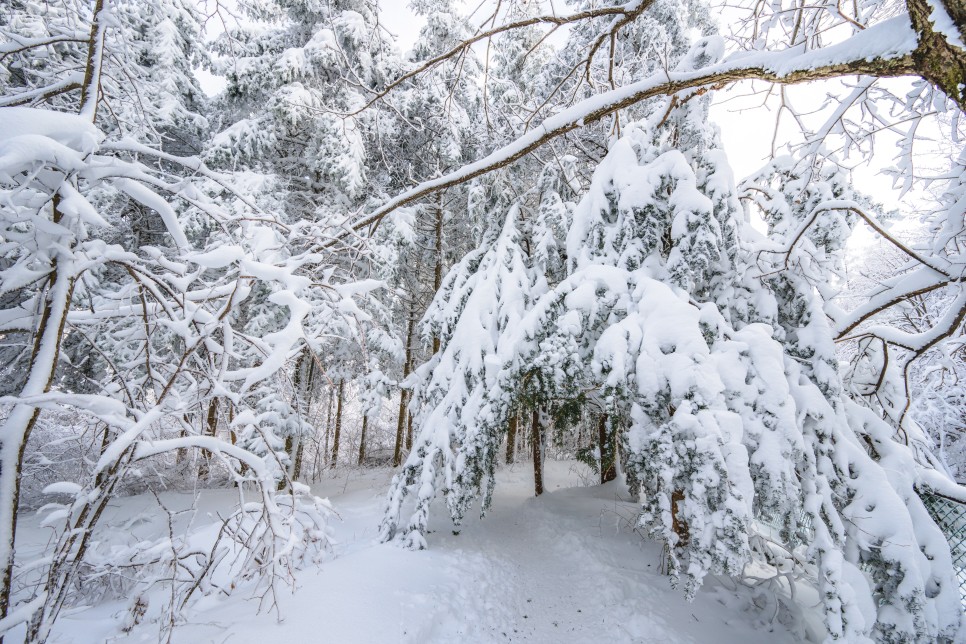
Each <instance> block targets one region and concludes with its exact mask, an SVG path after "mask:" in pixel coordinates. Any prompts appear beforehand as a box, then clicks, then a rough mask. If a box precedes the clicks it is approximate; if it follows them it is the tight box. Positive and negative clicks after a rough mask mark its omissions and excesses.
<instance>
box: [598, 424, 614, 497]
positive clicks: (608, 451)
mask: <svg viewBox="0 0 966 644" xmlns="http://www.w3.org/2000/svg"><path fill="white" fill-rule="evenodd" d="M607 420H608V417H607V414H601V417H600V421H599V422H598V423H597V449H598V450H599V451H600V483H601V485H603V484H604V483H608V482H610V481H613V480H614V479H616V478H617V466H616V463H615V461H616V460H617V458H616V457H617V453H616V452H617V450H615V449H614V434H613V432H612V431H608V427H607V424H608V423H607Z"/></svg>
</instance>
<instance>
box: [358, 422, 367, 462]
mask: <svg viewBox="0 0 966 644" xmlns="http://www.w3.org/2000/svg"><path fill="white" fill-rule="evenodd" d="M367 429H369V417H368V416H363V417H362V435H361V436H359V465H362V464H363V463H365V461H366V430H367Z"/></svg>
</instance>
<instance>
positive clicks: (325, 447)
mask: <svg viewBox="0 0 966 644" xmlns="http://www.w3.org/2000/svg"><path fill="white" fill-rule="evenodd" d="M334 397H335V396H334V394H333V392H332V388H331V387H330V388H329V402H328V407H327V408H326V412H325V434H324V436H323V442H322V455H321V456H319V457H318V461H319V466H320V467H321V466H322V465H324V464H325V457H326V456H328V454H329V432H330V431H331V430H332V399H333V398H334Z"/></svg>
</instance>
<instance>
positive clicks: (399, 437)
mask: <svg viewBox="0 0 966 644" xmlns="http://www.w3.org/2000/svg"><path fill="white" fill-rule="evenodd" d="M412 307H413V305H412V303H410V305H409V321H408V323H407V324H406V359H405V362H403V377H402V379H403V380H405V379H406V378H407V377H408V376H409V370H410V369H411V368H412V359H413V325H414V318H415V314H414V313H413V308H412ZM407 394H408V392H407V391H406V390H405V389H403V388H402V387H400V388H399V416H397V418H396V446H395V448H394V449H393V453H392V466H393V467H398V466H399V464H400V463H402V451H403V445H404V441H405V440H406V421H407V417H408V411H407V407H408V403H409V396H408V395H407ZM412 444H413V440H412V424H410V430H409V448H412Z"/></svg>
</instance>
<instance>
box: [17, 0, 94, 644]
mask: <svg viewBox="0 0 966 644" xmlns="http://www.w3.org/2000/svg"><path fill="white" fill-rule="evenodd" d="M97 6H98V7H100V6H101V3H100V2H98V5H97ZM92 47H93V45H92ZM60 201H61V199H60V196H59V194H56V193H55V194H54V198H53V202H52V206H53V207H52V216H53V221H54V223H55V224H57V223H60V221H61V219H62V217H63V215H62V213H61V211H60ZM60 256H61V253H60V252H55V254H54V259H53V260H52V262H51V269H52V270H51V273H50V278H49V280H48V282H47V293H46V295H45V297H44V305H43V309H42V310H41V313H40V320H39V323H38V325H37V332H36V335H35V336H34V346H33V350H32V352H31V356H30V370H29V372H28V374H27V379H26V382H25V383H24V386H23V389H22V390H21V392H20V397H22V398H23V397H29V396H37V395H40V394H45V393H47V392H49V391H50V387H51V384H52V383H53V380H54V374H55V373H56V370H57V362H58V358H59V357H60V342H61V339H62V338H63V337H64V323H65V322H66V320H67V311H68V309H69V308H70V301H71V298H72V297H73V294H74V283H75V281H76V277H75V275H74V273H73V270H69V267H68V266H63V265H62V261H61V259H60ZM68 264H70V262H68ZM72 268H73V267H72V266H71V267H70V269H72ZM39 415H40V408H39V407H33V406H30V405H25V404H17V405H14V407H13V409H11V410H10V413H9V415H8V416H7V419H6V421H5V422H4V423H3V426H2V427H0V437H2V438H0V565H2V566H3V586H2V587H0V619H2V618H4V617H6V616H7V613H8V612H9V610H10V593H11V584H12V582H13V565H14V543H15V542H16V535H17V515H18V512H19V509H20V474H21V472H22V471H23V456H24V450H25V449H26V447H27V440H28V439H29V438H30V433H31V432H32V431H33V428H34V426H35V425H36V424H37V417H38V416H39ZM2 642H3V637H2V635H0V644H2Z"/></svg>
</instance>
